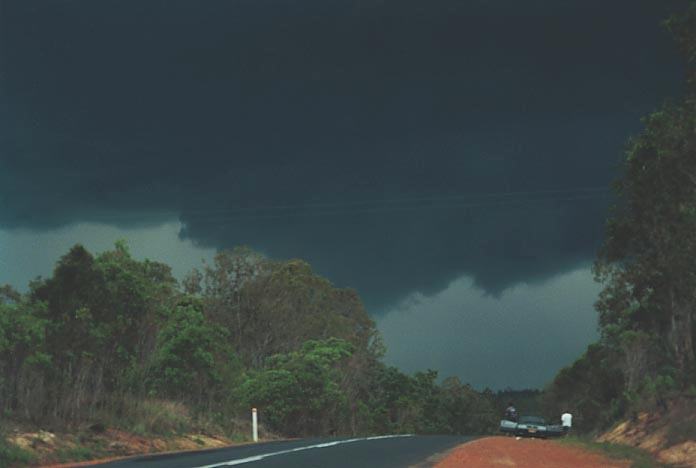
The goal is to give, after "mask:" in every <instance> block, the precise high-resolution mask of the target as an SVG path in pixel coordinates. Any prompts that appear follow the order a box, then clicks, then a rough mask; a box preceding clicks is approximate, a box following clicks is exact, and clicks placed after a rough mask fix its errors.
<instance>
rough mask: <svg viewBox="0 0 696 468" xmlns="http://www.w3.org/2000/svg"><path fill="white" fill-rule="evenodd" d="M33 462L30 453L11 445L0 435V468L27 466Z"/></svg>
mask: <svg viewBox="0 0 696 468" xmlns="http://www.w3.org/2000/svg"><path fill="white" fill-rule="evenodd" d="M33 460H34V457H33V455H32V454H31V453H29V452H27V451H26V450H24V449H22V448H21V447H17V446H16V445H14V444H11V443H9V442H7V441H6V440H5V437H4V436H3V435H1V434H0V468H9V467H11V466H17V465H28V464H29V463H31V462H32V461H33Z"/></svg>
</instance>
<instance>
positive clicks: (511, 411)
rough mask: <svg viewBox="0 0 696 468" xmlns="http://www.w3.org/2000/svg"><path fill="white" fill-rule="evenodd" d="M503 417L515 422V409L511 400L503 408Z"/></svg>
mask: <svg viewBox="0 0 696 468" xmlns="http://www.w3.org/2000/svg"><path fill="white" fill-rule="evenodd" d="M505 419H507V420H508V421H514V422H517V410H516V409H515V405H513V404H512V402H509V403H508V406H507V408H505Z"/></svg>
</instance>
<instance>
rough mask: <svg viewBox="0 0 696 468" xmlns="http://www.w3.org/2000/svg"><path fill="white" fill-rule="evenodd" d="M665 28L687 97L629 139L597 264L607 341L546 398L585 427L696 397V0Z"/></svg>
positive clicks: (603, 333) (556, 383)
mask: <svg viewBox="0 0 696 468" xmlns="http://www.w3.org/2000/svg"><path fill="white" fill-rule="evenodd" d="M665 26H666V27H667V29H668V30H669V31H670V32H671V33H672V35H673V36H674V38H675V40H676V43H677V46H678V47H679V49H680V51H681V52H682V54H683V56H684V57H685V64H686V67H685V69H686V83H685V85H684V95H683V97H682V98H681V99H679V100H676V101H674V102H669V103H666V104H665V105H663V106H662V107H661V108H660V109H659V110H657V111H656V112H654V113H652V114H650V115H649V116H647V117H646V118H645V119H644V130H643V131H642V133H641V134H639V135H637V136H636V137H634V138H632V139H631V140H630V141H629V143H628V147H627V151H626V154H625V157H624V158H623V161H622V175H621V177H620V179H619V180H618V181H617V182H616V184H615V189H616V194H617V199H618V202H617V204H616V206H615V207H614V209H613V212H612V213H611V217H610V219H609V221H608V223H607V229H606V236H605V240H604V244H603V246H602V248H601V250H600V252H599V255H598V257H597V260H596V262H595V265H594V273H595V277H596V279H597V281H599V282H600V283H601V284H602V285H603V289H602V291H601V293H600V296H599V299H598V301H597V302H596V309H597V311H598V313H599V329H600V331H601V339H600V341H599V342H598V343H595V344H592V345H591V346H590V347H589V348H588V349H587V351H586V352H585V354H584V355H583V356H582V357H581V358H580V359H579V360H578V361H576V362H575V363H574V364H573V365H571V366H569V367H567V368H565V369H562V370H561V371H560V372H559V373H558V375H557V376H556V378H555V380H554V381H553V382H552V384H551V385H550V386H549V387H548V389H547V392H546V394H545V396H544V399H545V402H546V406H547V409H548V411H550V412H558V411H559V410H561V408H567V409H568V410H571V411H574V412H575V413H576V414H577V415H578V416H579V417H578V422H579V423H580V426H581V427H584V428H585V429H588V430H592V429H595V428H599V427H604V426H607V425H609V424H610V423H611V422H613V421H615V420H617V419H618V418H621V417H626V416H630V415H635V414H636V413H637V412H638V411H642V410H658V411H666V410H668V409H669V406H670V402H672V401H674V400H675V399H676V398H680V397H689V398H694V397H696V358H695V355H696V348H695V346H694V345H695V343H696V318H695V312H694V311H695V310H696V2H693V1H692V2H690V6H689V8H688V10H687V11H685V12H684V13H682V14H679V15H676V16H674V17H672V18H670V19H669V20H667V21H666V22H665Z"/></svg>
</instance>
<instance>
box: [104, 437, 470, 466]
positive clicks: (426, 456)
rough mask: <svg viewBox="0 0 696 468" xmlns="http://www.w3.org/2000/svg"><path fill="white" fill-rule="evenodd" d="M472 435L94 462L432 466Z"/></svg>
mask: <svg viewBox="0 0 696 468" xmlns="http://www.w3.org/2000/svg"><path fill="white" fill-rule="evenodd" d="M470 440H473V437H463V436H383V437H371V438H358V439H350V438H344V439H302V440H291V441H280V442H266V443H259V444H253V445H242V446H238V447H230V448H224V449H214V450H204V451H199V452H188V453H180V454H167V455H151V456H143V457H135V458H129V459H127V460H119V461H114V462H110V463H103V464H101V465H95V466H100V467H105V468H216V467H220V468H223V467H226V466H238V465H240V466H241V465H243V466H248V467H249V468H261V467H263V468H270V467H274V468H276V467H277V468H281V467H282V468H295V467H296V468H356V467H375V468H404V467H409V466H419V467H425V466H431V465H432V461H433V460H434V458H435V457H436V456H438V455H439V454H442V453H443V452H446V451H448V450H450V449H452V448H454V447H455V446H456V445H459V444H462V443H464V442H467V441H470Z"/></svg>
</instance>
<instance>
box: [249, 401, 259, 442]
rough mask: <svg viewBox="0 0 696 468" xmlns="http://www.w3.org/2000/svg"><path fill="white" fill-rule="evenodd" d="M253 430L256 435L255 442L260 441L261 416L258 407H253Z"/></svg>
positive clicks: (254, 435)
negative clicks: (259, 416)
mask: <svg viewBox="0 0 696 468" xmlns="http://www.w3.org/2000/svg"><path fill="white" fill-rule="evenodd" d="M251 432H252V435H253V437H254V442H258V441H259V418H258V414H257V412H256V408H251Z"/></svg>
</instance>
